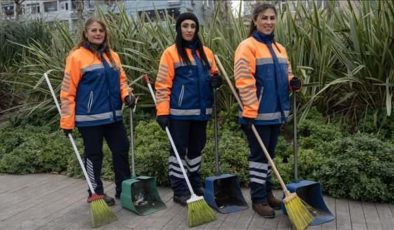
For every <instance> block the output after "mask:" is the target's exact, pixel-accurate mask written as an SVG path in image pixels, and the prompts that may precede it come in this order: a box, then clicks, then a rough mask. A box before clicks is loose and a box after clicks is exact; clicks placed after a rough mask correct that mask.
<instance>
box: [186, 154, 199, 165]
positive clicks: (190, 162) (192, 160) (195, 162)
mask: <svg viewBox="0 0 394 230" xmlns="http://www.w3.org/2000/svg"><path fill="white" fill-rule="evenodd" d="M186 162H187V164H188V165H190V166H193V165H196V164H200V163H201V156H199V157H196V158H194V159H189V158H187V157H186Z"/></svg>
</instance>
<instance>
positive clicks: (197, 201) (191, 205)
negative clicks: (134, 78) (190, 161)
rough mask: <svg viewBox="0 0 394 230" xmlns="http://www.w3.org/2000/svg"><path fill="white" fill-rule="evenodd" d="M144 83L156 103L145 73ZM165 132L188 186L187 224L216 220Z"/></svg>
mask: <svg viewBox="0 0 394 230" xmlns="http://www.w3.org/2000/svg"><path fill="white" fill-rule="evenodd" d="M144 80H145V83H146V84H147V85H148V88H149V91H150V93H151V95H152V98H153V101H154V102H155V104H156V98H155V95H154V92H153V89H152V86H151V83H150V80H149V77H148V75H145V77H144ZM165 131H166V133H167V136H168V139H169V140H170V143H171V146H172V149H173V150H174V152H175V156H176V159H177V161H178V164H179V166H180V167H181V170H182V174H183V176H184V177H185V180H186V184H187V187H188V188H189V191H190V194H191V197H190V199H188V200H187V220H188V225H189V227H194V226H198V225H201V224H205V223H209V222H211V221H214V220H216V215H215V212H214V211H213V210H212V209H211V207H209V206H208V204H207V202H206V201H205V200H204V197H202V196H197V195H196V194H195V193H194V191H193V188H192V186H191V185H190V181H189V178H188V177H187V175H186V172H185V168H184V167H183V164H182V160H181V158H180V157H179V153H178V151H177V149H176V146H175V143H174V140H173V139H172V136H171V133H170V130H169V129H168V127H166V130H165Z"/></svg>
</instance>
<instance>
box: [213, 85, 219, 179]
mask: <svg viewBox="0 0 394 230" xmlns="http://www.w3.org/2000/svg"><path fill="white" fill-rule="evenodd" d="M217 98H218V97H217V89H214V90H213V105H214V111H213V126H214V136H215V137H214V138H215V170H216V175H220V168H219V160H220V159H219V137H218V133H219V125H218V115H217V111H218V106H217V105H218V104H217Z"/></svg>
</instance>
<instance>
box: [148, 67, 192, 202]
mask: <svg viewBox="0 0 394 230" xmlns="http://www.w3.org/2000/svg"><path fill="white" fill-rule="evenodd" d="M144 81H145V83H146V84H147V86H148V89H149V92H150V94H151V96H152V99H153V101H154V103H155V104H156V97H155V93H154V92H153V88H152V86H151V83H150V80H149V77H148V75H145V77H144ZM165 131H166V133H167V137H168V139H169V140H170V143H171V146H172V149H173V150H174V153H175V157H176V159H177V161H178V164H179V166H180V167H181V171H182V174H183V177H185V181H186V184H187V187H188V188H189V191H190V194H191V196H192V197H193V196H196V194H195V193H194V191H193V188H192V186H191V184H190V181H189V178H188V177H187V174H186V171H185V168H184V167H183V164H182V160H181V158H180V157H179V153H178V150H177V148H176V146H175V143H174V140H173V139H172V136H171V133H170V130H169V129H168V127H166V128H165Z"/></svg>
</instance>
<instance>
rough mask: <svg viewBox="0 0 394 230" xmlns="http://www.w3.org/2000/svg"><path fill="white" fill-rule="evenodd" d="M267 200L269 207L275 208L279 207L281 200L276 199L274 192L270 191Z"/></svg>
mask: <svg viewBox="0 0 394 230" xmlns="http://www.w3.org/2000/svg"><path fill="white" fill-rule="evenodd" d="M267 201H268V204H269V206H271V208H273V209H275V210H279V209H280V207H281V203H282V201H281V200H279V199H276V197H275V196H274V194H273V193H272V192H269V193H268V194H267Z"/></svg>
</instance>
